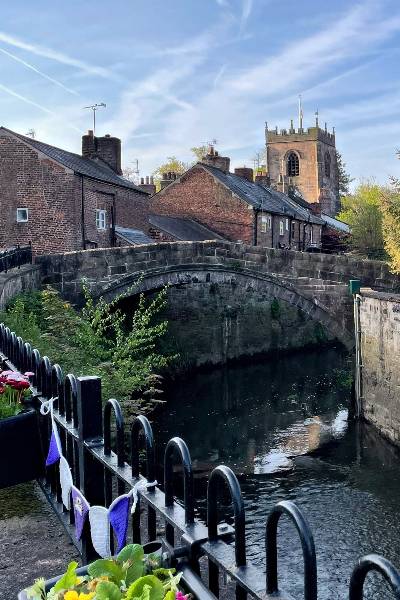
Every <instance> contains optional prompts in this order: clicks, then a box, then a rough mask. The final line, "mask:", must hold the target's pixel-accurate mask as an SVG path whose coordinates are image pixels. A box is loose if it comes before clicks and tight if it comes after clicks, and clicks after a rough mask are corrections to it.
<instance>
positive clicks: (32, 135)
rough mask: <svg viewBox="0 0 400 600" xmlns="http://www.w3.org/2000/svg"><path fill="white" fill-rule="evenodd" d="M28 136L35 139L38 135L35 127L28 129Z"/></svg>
mask: <svg viewBox="0 0 400 600" xmlns="http://www.w3.org/2000/svg"><path fill="white" fill-rule="evenodd" d="M25 135H26V136H27V137H30V138H32V139H33V140H34V139H35V137H36V131H35V130H34V129H28V131H27V132H26V134H25Z"/></svg>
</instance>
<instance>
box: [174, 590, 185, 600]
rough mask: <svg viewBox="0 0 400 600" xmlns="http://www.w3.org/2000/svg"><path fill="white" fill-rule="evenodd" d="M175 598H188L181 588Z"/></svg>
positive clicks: (177, 599)
mask: <svg viewBox="0 0 400 600" xmlns="http://www.w3.org/2000/svg"><path fill="white" fill-rule="evenodd" d="M175 600H186V596H185V594H183V593H182V592H181V591H180V590H179V591H178V592H176V594H175Z"/></svg>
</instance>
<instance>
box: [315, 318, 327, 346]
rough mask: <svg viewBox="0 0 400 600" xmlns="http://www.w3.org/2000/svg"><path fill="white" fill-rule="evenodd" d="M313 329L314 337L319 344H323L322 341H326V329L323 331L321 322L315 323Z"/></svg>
mask: <svg viewBox="0 0 400 600" xmlns="http://www.w3.org/2000/svg"><path fill="white" fill-rule="evenodd" d="M314 331H315V337H316V339H317V342H318V343H319V344H323V343H324V342H326V341H327V339H328V338H327V335H326V331H325V329H324V326H323V325H322V323H316V324H315V329H314Z"/></svg>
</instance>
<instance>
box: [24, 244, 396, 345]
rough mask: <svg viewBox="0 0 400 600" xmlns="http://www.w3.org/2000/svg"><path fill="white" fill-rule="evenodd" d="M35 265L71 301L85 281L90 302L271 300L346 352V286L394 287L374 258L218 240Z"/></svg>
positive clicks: (349, 325) (100, 252)
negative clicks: (121, 298) (168, 292)
mask: <svg viewBox="0 0 400 600" xmlns="http://www.w3.org/2000/svg"><path fill="white" fill-rule="evenodd" d="M36 264H37V265H38V266H40V268H41V272H42V283H43V284H51V285H52V286H54V287H56V288H57V289H58V290H59V291H60V292H61V293H62V295H63V296H64V297H66V298H67V299H69V300H70V301H72V302H74V303H77V304H79V303H80V302H81V300H82V279H83V278H85V279H86V281H87V283H88V285H89V287H90V289H91V290H92V293H93V294H94V296H95V297H100V296H103V297H104V298H105V299H107V300H110V299H112V298H114V297H115V296H116V295H118V294H120V293H122V292H126V291H127V290H131V289H134V293H139V292H152V291H155V290H158V289H160V288H162V287H163V286H165V285H169V286H171V289H173V288H176V289H184V288H185V287H186V288H187V289H189V288H191V289H193V288H196V287H197V288H198V289H200V288H201V287H202V286H203V287H204V286H208V288H209V291H210V290H211V291H212V290H215V289H216V286H220V287H221V286H222V287H223V288H224V293H225V301H226V300H227V299H228V300H227V304H228V305H229V304H230V301H229V299H230V298H233V297H234V296H235V295H237V290H240V292H241V296H240V301H239V300H238V301H239V302H241V303H242V304H243V302H244V303H245V302H246V300H247V299H249V301H250V298H251V299H252V301H253V303H255V304H254V306H255V310H256V309H257V306H259V303H260V302H261V300H262V299H263V298H264V299H265V298H270V299H271V298H272V299H276V300H277V301H278V302H281V303H283V304H284V305H288V306H290V307H295V308H296V309H297V310H298V311H300V312H301V313H302V315H304V316H305V318H306V319H307V320H313V321H315V322H318V323H320V324H321V325H322V326H323V327H324V328H325V329H326V330H327V331H328V332H329V334H330V336H331V337H332V338H337V339H338V340H340V341H341V342H342V343H343V344H344V345H345V346H346V347H347V348H352V346H353V315H352V299H351V297H350V295H349V292H348V287H347V286H348V281H349V280H350V279H361V280H362V284H363V285H364V286H368V287H376V288H379V289H393V288H395V287H396V286H397V285H398V283H397V280H396V279H395V278H394V277H393V276H392V275H391V274H390V273H389V270H388V268H387V266H386V265H385V264H384V263H381V262H378V261H367V260H357V259H353V258H350V257H348V256H337V255H327V254H314V253H312V254H311V253H301V252H294V251H288V250H276V249H270V248H261V247H251V246H246V245H244V244H241V243H229V242H219V241H218V242H216V241H210V242H165V243H159V244H148V245H141V246H133V247H123V248H110V249H94V250H85V251H80V252H70V253H66V254H56V255H51V256H41V257H38V258H37V259H36ZM133 286H134V287H133ZM226 294H228V295H226ZM202 302H203V306H204V305H205V303H206V302H207V299H206V298H204V294H203V300H202ZM257 303H258V304H257ZM225 308H226V307H225ZM228 312H229V306H228ZM182 319H183V317H182ZM293 331H295V328H294V329H292V332H293Z"/></svg>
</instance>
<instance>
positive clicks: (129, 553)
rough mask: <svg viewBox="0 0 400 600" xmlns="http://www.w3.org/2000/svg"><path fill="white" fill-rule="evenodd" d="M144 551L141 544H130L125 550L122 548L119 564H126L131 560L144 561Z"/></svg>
mask: <svg viewBox="0 0 400 600" xmlns="http://www.w3.org/2000/svg"><path fill="white" fill-rule="evenodd" d="M143 557H144V551H143V547H142V546H141V545H140V544H128V546H125V548H122V550H121V552H120V553H119V554H118V556H117V561H118V562H126V561H127V560H131V561H132V562H135V561H140V560H143Z"/></svg>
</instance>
